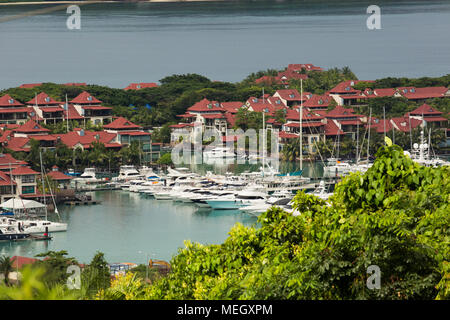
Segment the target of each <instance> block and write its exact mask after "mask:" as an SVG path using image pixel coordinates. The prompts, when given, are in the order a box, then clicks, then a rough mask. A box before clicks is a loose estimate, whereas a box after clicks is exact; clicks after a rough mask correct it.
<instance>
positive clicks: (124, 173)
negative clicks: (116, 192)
mask: <svg viewBox="0 0 450 320" xmlns="http://www.w3.org/2000/svg"><path fill="white" fill-rule="evenodd" d="M144 178H145V175H143V174H141V173H140V172H139V171H138V170H136V168H135V167H134V166H130V165H124V166H120V169H119V175H118V176H117V177H114V178H113V179H112V181H125V182H127V181H129V180H143V179H144Z"/></svg>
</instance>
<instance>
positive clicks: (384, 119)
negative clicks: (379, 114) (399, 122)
mask: <svg viewBox="0 0 450 320" xmlns="http://www.w3.org/2000/svg"><path fill="white" fill-rule="evenodd" d="M383 132H384V143H385V144H386V107H385V106H383Z"/></svg>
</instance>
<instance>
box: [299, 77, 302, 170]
mask: <svg viewBox="0 0 450 320" xmlns="http://www.w3.org/2000/svg"><path fill="white" fill-rule="evenodd" d="M299 113H300V126H299V129H300V171H303V152H302V151H303V128H302V118H303V79H300V112H299Z"/></svg>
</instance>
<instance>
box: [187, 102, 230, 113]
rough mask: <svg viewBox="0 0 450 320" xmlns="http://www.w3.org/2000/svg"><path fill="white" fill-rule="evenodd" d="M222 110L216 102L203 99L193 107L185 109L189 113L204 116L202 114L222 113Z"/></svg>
mask: <svg viewBox="0 0 450 320" xmlns="http://www.w3.org/2000/svg"><path fill="white" fill-rule="evenodd" d="M223 111H224V110H223V109H222V108H221V107H220V103H219V102H217V101H209V100H208V99H206V98H204V99H202V100H200V101H199V102H196V103H195V104H194V105H193V106H191V107H189V108H188V109H187V112H189V113H195V114H204V113H222V112H223Z"/></svg>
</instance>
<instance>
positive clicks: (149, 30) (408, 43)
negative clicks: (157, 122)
mask: <svg viewBox="0 0 450 320" xmlns="http://www.w3.org/2000/svg"><path fill="white" fill-rule="evenodd" d="M375 2H376V4H378V5H379V6H380V7H381V10H382V11H381V13H382V17H381V25H382V29H381V30H368V29H367V27H366V20H367V17H368V16H369V15H368V14H367V13H366V8H367V7H368V5H370V4H374V3H375ZM375 2H373V1H350V0H342V1H317V0H316V1H312V0H310V1H282V0H279V1H246V2H244V1H240V2H238V1H228V2H218V3H213V2H207V3H199V2H195V3H140V4H136V3H134V4H133V3H129V4H94V5H85V6H81V30H68V29H67V28H66V19H67V17H68V16H69V15H68V14H66V12H65V11H64V10H63V11H57V12H53V13H50V14H44V15H39V16H32V17H27V18H23V19H18V20H14V21H9V22H4V23H0V44H1V50H0V70H1V72H0V88H8V87H12V86H17V85H20V84H22V83H30V82H41V81H44V82H45V81H51V82H57V83H58V82H87V83H91V84H94V83H95V84H104V85H109V86H112V87H118V88H123V87H125V86H126V85H128V84H129V83H130V82H141V81H147V82H150V81H158V80H159V79H161V78H163V77H165V76H168V75H171V74H181V73H190V72H195V73H200V74H203V75H205V76H208V77H209V78H210V79H212V80H223V81H240V80H241V79H243V78H244V77H245V76H246V75H248V74H249V73H251V72H256V71H258V70H262V69H267V68H283V67H285V66H287V64H289V63H313V64H316V65H319V66H322V67H325V68H330V67H335V66H337V67H343V66H350V67H351V69H352V70H353V71H354V72H355V73H356V75H357V76H358V77H359V78H360V79H375V78H380V77H387V76H408V77H419V76H440V75H443V74H446V73H448V72H449V71H450V59H449V56H450V33H449V32H448V31H449V30H450V2H449V1H385V0H384V1H383V0H379V1H375ZM38 8H42V6H31V5H26V6H0V18H2V17H5V16H11V15H16V14H20V13H23V12H25V11H28V10H35V9H38Z"/></svg>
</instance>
